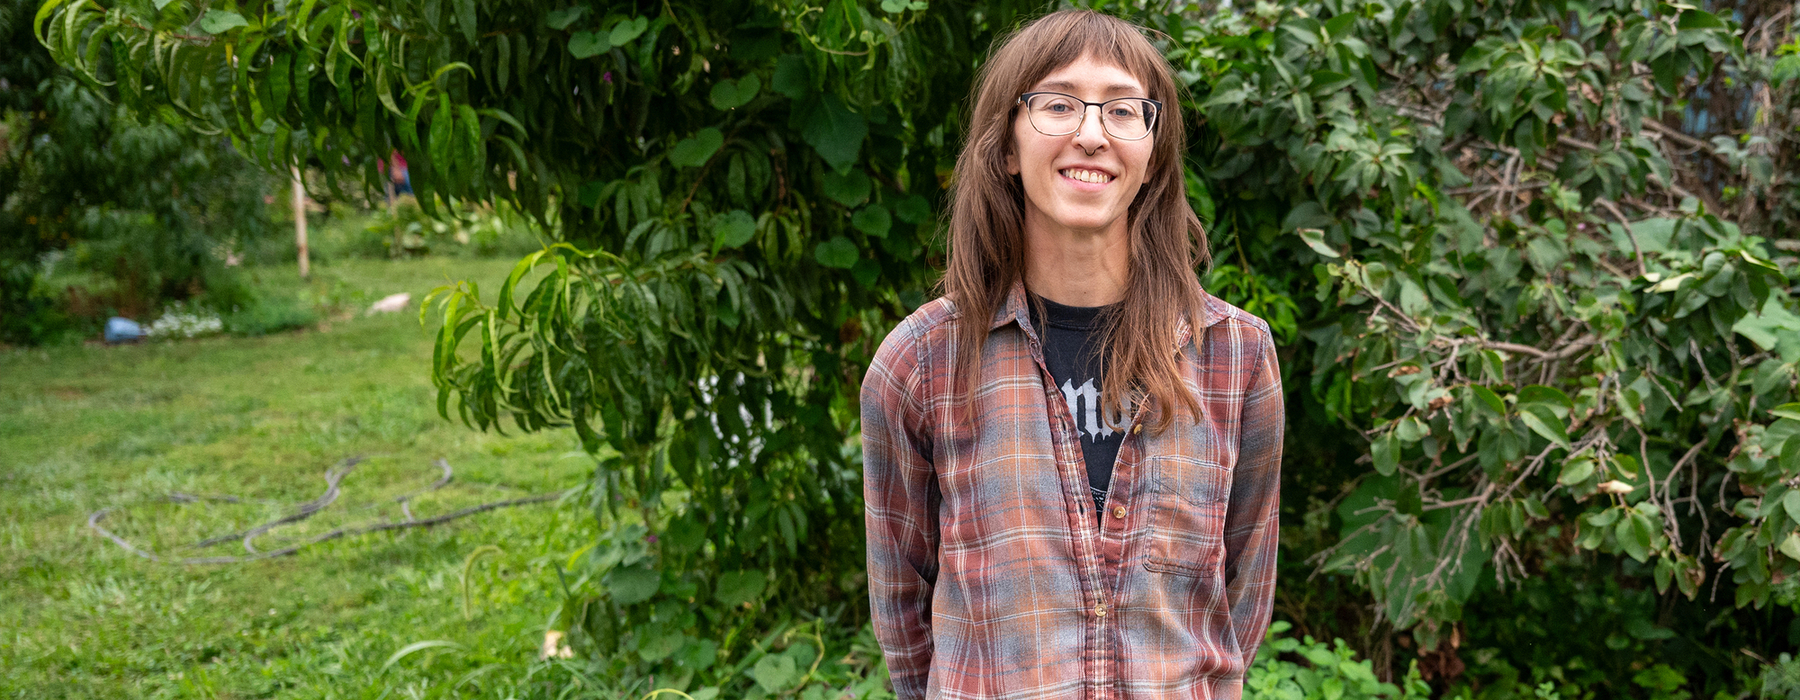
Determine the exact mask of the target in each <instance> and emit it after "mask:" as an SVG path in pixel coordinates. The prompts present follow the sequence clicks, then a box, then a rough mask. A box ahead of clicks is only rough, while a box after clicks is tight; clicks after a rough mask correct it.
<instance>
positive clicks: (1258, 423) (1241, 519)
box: [1224, 330, 1287, 672]
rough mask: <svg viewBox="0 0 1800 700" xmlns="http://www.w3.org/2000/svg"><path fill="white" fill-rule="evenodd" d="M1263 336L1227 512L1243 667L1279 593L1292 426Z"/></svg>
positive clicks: (1228, 584)
mask: <svg viewBox="0 0 1800 700" xmlns="http://www.w3.org/2000/svg"><path fill="white" fill-rule="evenodd" d="M1262 336H1263V340H1262V343H1261V344H1260V349H1259V351H1258V354H1257V357H1256V359H1255V360H1254V362H1253V364H1252V365H1251V368H1250V375H1251V376H1250V380H1249V382H1248V383H1247V384H1246V385H1245V389H1244V405H1243V410H1242V413H1241V414H1240V415H1239V424H1238V425H1239V432H1238V440H1239V443H1238V462H1237V467H1236V468H1235V469H1234V470H1232V474H1231V500H1230V501H1229V503H1230V505H1229V507H1228V508H1227V510H1226V513H1225V570H1224V573H1225V598H1226V602H1228V603H1229V604H1230V606H1231V625H1232V632H1233V633H1234V635H1235V636H1236V637H1237V641H1238V645H1239V646H1240V647H1241V648H1242V650H1243V653H1244V669H1245V670H1246V672H1247V671H1248V670H1249V668H1250V664H1251V663H1252V662H1254V661H1255V660H1256V648H1257V647H1258V646H1259V645H1261V644H1262V639H1263V634H1264V633H1265V632H1266V631H1268V628H1269V616H1270V614H1271V612H1272V610H1273V607H1274V605H1273V603H1274V597H1275V551H1276V537H1277V535H1278V530H1279V526H1280V513H1281V441H1282V435H1283V432H1284V431H1285V429H1286V425H1287V416H1286V409H1285V408H1284V406H1283V403H1282V402H1283V397H1282V389H1281V369H1280V366H1279V365H1278V364H1277V360H1276V357H1275V344H1274V341H1273V339H1272V338H1270V336H1269V335H1268V331H1267V330H1263V333H1262Z"/></svg>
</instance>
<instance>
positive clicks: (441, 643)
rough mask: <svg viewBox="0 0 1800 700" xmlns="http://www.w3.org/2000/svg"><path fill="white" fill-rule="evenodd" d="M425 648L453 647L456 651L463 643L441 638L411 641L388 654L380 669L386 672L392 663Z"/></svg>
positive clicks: (459, 649)
mask: <svg viewBox="0 0 1800 700" xmlns="http://www.w3.org/2000/svg"><path fill="white" fill-rule="evenodd" d="M426 649H453V650H456V651H462V650H463V645H461V644H457V643H456V642H450V641H445V640H442V639H428V640H426V641H423V642H413V643H411V644H408V645H406V646H404V647H401V648H400V650H399V651H396V652H394V654H393V656H389V657H388V659H387V663H384V664H382V665H381V670H382V671H383V672H386V671H387V670H388V669H389V668H392V667H393V665H394V664H397V663H400V660H401V659H404V658H406V657H408V656H412V655H413V654H416V653H418V652H421V651H424V650H426Z"/></svg>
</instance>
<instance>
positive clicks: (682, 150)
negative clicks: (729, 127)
mask: <svg viewBox="0 0 1800 700" xmlns="http://www.w3.org/2000/svg"><path fill="white" fill-rule="evenodd" d="M723 145H725V135H724V134H721V133H719V130H718V129H715V128H713V127H710V126H709V127H706V128H704V129H701V130H699V131H697V132H694V135H693V136H690V137H688V138H685V139H682V140H681V141H680V142H679V143H676V144H675V147H674V148H671V149H669V162H670V163H671V164H673V165H675V166H676V167H681V168H698V167H700V166H702V165H705V164H706V161H708V160H711V159H712V157H713V154H714V153H717V152H719V147H720V146H723Z"/></svg>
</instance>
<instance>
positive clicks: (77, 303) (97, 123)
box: [0, 0, 281, 343]
mask: <svg viewBox="0 0 1800 700" xmlns="http://www.w3.org/2000/svg"><path fill="white" fill-rule="evenodd" d="M37 5H38V4H37V3H35V2H26V1H20V0H7V1H6V2H4V3H0V46H5V47H7V48H6V51H5V52H4V57H3V58H0V307H5V309H6V313H5V314H4V318H3V319H0V342H22V343H34V342H41V341H43V340H46V339H48V338H49V337H51V336H54V335H56V334H57V331H58V328H59V326H61V325H62V324H60V323H58V322H57V316H58V315H59V313H60V312H61V311H63V310H64V309H61V308H59V307H60V306H66V307H68V308H67V309H66V310H68V311H71V312H73V313H74V314H75V315H76V316H82V317H88V318H87V319H86V320H87V322H88V323H90V324H91V323H95V321H94V319H95V318H104V317H105V316H106V315H110V314H113V313H120V314H124V315H129V316H134V317H137V318H138V320H140V321H142V322H146V323H147V322H148V321H149V320H150V317H151V316H153V312H154V311H155V310H156V309H157V308H158V307H159V306H160V305H161V304H162V303H164V302H166V301H172V300H173V301H180V300H189V299H196V298H198V297H206V301H207V302H208V303H210V304H211V305H214V306H220V307H229V306H232V305H243V304H244V302H245V301H246V300H245V299H244V298H242V297H243V294H245V289H246V287H245V286H244V285H243V283H242V281H241V280H239V279H237V278H236V276H235V274H234V272H233V271H232V270H230V269H227V267H226V264H225V258H226V257H227V255H239V256H241V255H243V254H244V253H246V252H247V251H248V250H250V249H254V248H257V247H258V246H260V245H263V242H264V241H265V240H267V239H269V238H275V237H279V235H280V233H281V232H280V230H279V229H278V228H277V227H275V226H274V225H273V224H272V223H271V222H270V221H269V217H268V216H267V215H266V205H265V204H264V203H263V199H262V197H263V192H264V191H265V189H267V185H268V179H267V178H266V177H262V176H261V174H260V173H259V172H257V171H256V170H255V169H253V168H251V167H249V164H248V162H247V161H245V160H244V159H243V158H242V157H240V156H238V155H237V154H236V153H235V152H234V151H233V150H232V148H231V146H230V145H229V143H228V142H227V141H226V140H225V139H223V138H221V137H217V136H205V135H201V134H196V133H193V132H191V131H190V130H188V129H186V128H185V126H184V125H180V124H179V123H175V124H171V123H167V122H165V121H163V120H160V119H156V118H155V117H154V115H152V114H147V113H140V114H132V113H130V112H128V111H126V110H122V109H120V107H119V106H118V105H115V104H112V103H109V102H108V100H107V97H106V91H105V90H104V89H103V88H96V87H90V86H84V85H82V84H80V83H79V82H78V81H77V80H76V79H75V77H74V76H73V75H71V74H70V73H69V72H68V71H66V70H62V69H59V68H57V67H56V66H55V64H53V63H51V62H50V56H49V54H48V52H46V51H45V50H44V47H42V46H41V45H39V44H38V42H37V41H36V39H35V37H34V36H33V35H32V32H31V29H32V24H31V21H32V16H33V14H34V10H35V9H36V7H37ZM46 253H51V254H53V255H52V257H54V258H55V259H56V260H57V262H56V263H55V264H56V266H57V267H60V268H63V269H65V270H74V271H82V272H86V273H89V274H91V275H92V276H93V277H95V278H96V279H97V280H99V281H100V282H101V283H100V284H96V285H93V286H92V287H89V288H87V289H85V290H84V291H83V293H81V294H79V295H78V296H79V298H78V299H75V300H74V302H73V303H67V302H68V301H69V300H68V299H67V298H66V295H65V292H64V290H62V289H53V288H51V287H49V286H48V285H47V284H46V280H45V279H44V277H45V275H46V274H47V273H48V271H49V270H48V266H47V265H45V264H44V260H45V257H44V256H45V254H46ZM56 297H65V298H64V299H62V300H58V299H56Z"/></svg>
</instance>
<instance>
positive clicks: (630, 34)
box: [608, 17, 650, 46]
mask: <svg viewBox="0 0 1800 700" xmlns="http://www.w3.org/2000/svg"><path fill="white" fill-rule="evenodd" d="M649 27H650V20H649V19H647V18H644V17H634V18H632V19H627V20H620V21H619V23H618V24H615V25H613V28H612V35H611V36H610V37H608V38H610V39H612V45H613V46H624V45H625V42H628V41H631V40H632V39H636V38H638V35H639V34H643V33H644V30H645V29H648V28H649Z"/></svg>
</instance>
